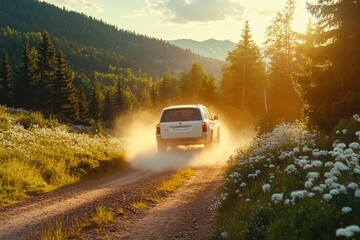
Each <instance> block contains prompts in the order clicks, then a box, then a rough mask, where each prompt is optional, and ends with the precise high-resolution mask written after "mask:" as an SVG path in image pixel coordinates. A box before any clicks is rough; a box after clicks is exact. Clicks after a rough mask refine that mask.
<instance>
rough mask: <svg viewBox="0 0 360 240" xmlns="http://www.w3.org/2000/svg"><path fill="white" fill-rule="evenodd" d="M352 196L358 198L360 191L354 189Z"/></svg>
mask: <svg viewBox="0 0 360 240" xmlns="http://www.w3.org/2000/svg"><path fill="white" fill-rule="evenodd" d="M354 195H355V197H357V198H360V189H356V190H355V193H354Z"/></svg>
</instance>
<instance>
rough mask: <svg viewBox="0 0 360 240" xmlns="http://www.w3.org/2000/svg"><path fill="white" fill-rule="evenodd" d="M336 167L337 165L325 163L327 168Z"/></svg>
mask: <svg viewBox="0 0 360 240" xmlns="http://www.w3.org/2000/svg"><path fill="white" fill-rule="evenodd" d="M334 165H335V164H334V163H333V162H326V163H325V167H331V168H332V167H334Z"/></svg>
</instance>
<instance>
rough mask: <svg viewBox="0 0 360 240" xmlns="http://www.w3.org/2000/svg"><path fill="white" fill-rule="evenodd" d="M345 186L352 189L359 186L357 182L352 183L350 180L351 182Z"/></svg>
mask: <svg viewBox="0 0 360 240" xmlns="http://www.w3.org/2000/svg"><path fill="white" fill-rule="evenodd" d="M347 187H348V188H351V189H353V190H356V189H358V188H359V185H357V184H356V183H354V182H351V183H349V184H348V185H347Z"/></svg>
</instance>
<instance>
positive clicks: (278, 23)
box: [265, 0, 301, 121]
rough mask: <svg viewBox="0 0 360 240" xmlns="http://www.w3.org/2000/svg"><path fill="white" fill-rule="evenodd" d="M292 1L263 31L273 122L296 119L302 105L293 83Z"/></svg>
mask: <svg viewBox="0 0 360 240" xmlns="http://www.w3.org/2000/svg"><path fill="white" fill-rule="evenodd" d="M294 9H295V0H288V1H287V3H286V6H285V9H284V10H283V11H279V12H278V13H277V14H276V16H275V18H274V19H273V21H272V23H271V25H270V26H269V27H268V28H267V30H266V41H265V44H266V45H267V46H268V48H267V50H266V52H265V54H266V57H267V58H269V59H270V68H269V81H270V86H269V114H270V116H271V117H272V119H273V120H277V119H282V120H287V121H292V120H295V119H296V118H298V117H299V116H300V108H301V102H300V98H299V96H298V95H297V93H296V92H295V88H294V86H293V84H292V79H291V74H292V72H293V71H295V69H294V67H295V64H294V61H293V59H294V56H295V42H296V36H295V33H294V32H293V31H292V29H291V23H292V21H293V18H294Z"/></svg>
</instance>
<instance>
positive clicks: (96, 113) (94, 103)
mask: <svg viewBox="0 0 360 240" xmlns="http://www.w3.org/2000/svg"><path fill="white" fill-rule="evenodd" d="M92 78H93V84H92V85H93V86H92V90H91V96H90V106H89V115H90V117H91V118H92V119H94V120H96V121H98V120H100V117H101V113H102V111H101V88H100V84H99V81H98V80H97V78H96V74H95V73H94V74H93V77H92Z"/></svg>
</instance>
